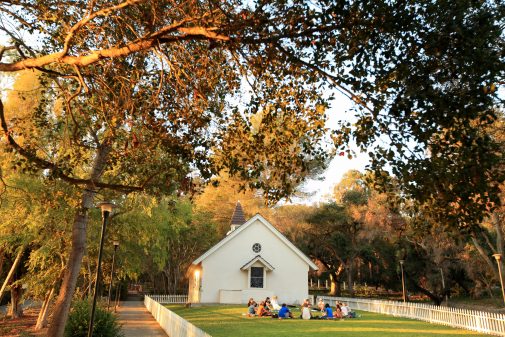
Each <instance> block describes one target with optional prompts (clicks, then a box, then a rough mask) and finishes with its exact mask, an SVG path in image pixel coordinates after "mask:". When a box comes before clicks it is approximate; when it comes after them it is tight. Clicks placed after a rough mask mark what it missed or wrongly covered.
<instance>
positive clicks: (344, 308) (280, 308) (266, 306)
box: [247, 296, 356, 319]
mask: <svg viewBox="0 0 505 337" xmlns="http://www.w3.org/2000/svg"><path fill="white" fill-rule="evenodd" d="M311 306H312V305H311V303H310V301H309V299H306V300H305V301H304V302H303V303H302V308H301V311H302V313H301V315H300V318H302V319H313V318H319V319H334V318H355V317H356V314H355V313H354V312H353V311H352V310H351V309H350V308H349V306H348V305H347V304H346V303H343V304H342V303H341V302H340V303H337V304H336V305H335V311H333V309H332V308H331V306H330V305H329V304H328V303H324V302H323V300H322V299H320V300H319V303H318V308H319V311H321V316H312V313H311ZM247 307H248V313H247V316H249V317H251V316H258V317H274V318H277V317H278V318H279V319H283V318H293V313H292V312H291V311H290V310H289V308H288V306H287V305H286V303H283V304H282V305H279V303H278V301H277V296H272V299H270V297H267V298H266V299H265V300H264V301H261V302H260V304H259V305H258V304H257V303H256V301H254V299H253V298H250V299H249V302H248V303H247ZM316 311H317V310H316Z"/></svg>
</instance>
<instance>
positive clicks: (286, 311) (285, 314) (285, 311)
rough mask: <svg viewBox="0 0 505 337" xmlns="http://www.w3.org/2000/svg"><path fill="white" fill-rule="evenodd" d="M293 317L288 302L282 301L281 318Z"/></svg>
mask: <svg viewBox="0 0 505 337" xmlns="http://www.w3.org/2000/svg"><path fill="white" fill-rule="evenodd" d="M283 318H293V314H292V313H291V311H289V309H288V307H287V305H286V303H282V307H281V310H279V319H283Z"/></svg>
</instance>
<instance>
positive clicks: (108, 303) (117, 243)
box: [107, 240, 119, 310]
mask: <svg viewBox="0 0 505 337" xmlns="http://www.w3.org/2000/svg"><path fill="white" fill-rule="evenodd" d="M113 244H114V254H113V255H112V268H111V271H110V284H109V297H107V310H109V306H110V296H111V291H112V283H113V282H112V280H113V279H114V262H115V260H116V251H117V247H118V246H119V241H117V240H114V242H113Z"/></svg>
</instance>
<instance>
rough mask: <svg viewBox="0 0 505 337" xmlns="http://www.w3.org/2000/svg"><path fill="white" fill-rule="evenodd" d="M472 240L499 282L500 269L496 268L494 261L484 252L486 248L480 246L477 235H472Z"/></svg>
mask: <svg viewBox="0 0 505 337" xmlns="http://www.w3.org/2000/svg"><path fill="white" fill-rule="evenodd" d="M471 238H472V242H473V245H474V246H475V248H477V252H479V255H480V257H481V258H482V259H483V260H484V261H485V262H486V263H487V265H488V266H489V269H490V270H491V271H492V272H493V274H494V276H495V278H496V279H497V280H499V279H500V277H499V275H498V269H497V268H496V267H495V264H494V263H493V261H491V259H490V258H489V256H488V255H487V253H486V252H485V251H484V248H482V246H481V245H480V243H479V241H478V240H477V237H476V235H475V234H472V236H471Z"/></svg>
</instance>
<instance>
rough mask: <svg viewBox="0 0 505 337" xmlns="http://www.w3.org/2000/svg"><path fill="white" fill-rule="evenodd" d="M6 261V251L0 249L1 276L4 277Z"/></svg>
mask: <svg viewBox="0 0 505 337" xmlns="http://www.w3.org/2000/svg"><path fill="white" fill-rule="evenodd" d="M4 260H5V249H1V248H0V275H2V272H3V267H4Z"/></svg>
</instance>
